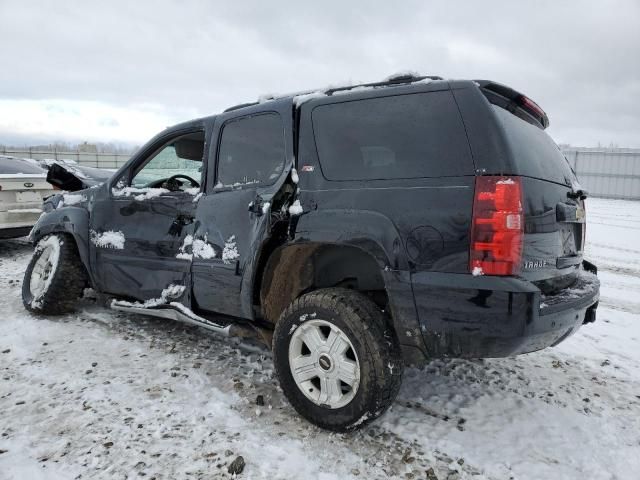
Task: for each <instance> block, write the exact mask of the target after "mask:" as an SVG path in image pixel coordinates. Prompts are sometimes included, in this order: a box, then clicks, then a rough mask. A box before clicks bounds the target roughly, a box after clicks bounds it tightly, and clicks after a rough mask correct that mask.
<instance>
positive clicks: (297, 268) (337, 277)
mask: <svg viewBox="0 0 640 480" xmlns="http://www.w3.org/2000/svg"><path fill="white" fill-rule="evenodd" d="M384 268H385V266H384V264H383V265H381V264H380V262H379V260H378V259H377V258H376V257H375V256H374V255H373V254H372V253H371V252H370V251H367V250H365V249H363V248H361V247H358V246H355V245H351V244H346V243H330V242H319V241H316V242H300V243H289V244H285V245H282V246H280V247H278V248H276V249H275V250H274V251H273V252H272V253H271V255H270V256H269V258H268V260H267V261H266V263H265V265H264V269H263V271H262V272H261V275H259V276H258V277H259V279H260V280H261V281H260V284H259V285H258V286H257V291H259V295H260V298H259V301H260V305H261V306H262V314H263V317H264V318H265V319H266V320H267V321H269V322H270V323H274V324H275V323H276V321H277V319H278V317H279V316H280V314H281V313H282V312H283V311H284V310H285V309H286V307H287V306H288V305H289V304H290V303H291V302H292V301H293V300H295V299H296V298H298V297H299V296H300V295H302V294H304V293H307V292H309V291H312V290H317V289H320V288H329V287H338V286H340V287H346V288H351V289H353V290H357V291H363V292H368V293H370V294H371V295H372V297H373V300H374V301H375V302H376V303H378V305H380V306H381V307H384V306H385V304H386V301H387V298H386V295H387V294H386V287H385V281H384V277H383V274H382V272H383V270H384Z"/></svg>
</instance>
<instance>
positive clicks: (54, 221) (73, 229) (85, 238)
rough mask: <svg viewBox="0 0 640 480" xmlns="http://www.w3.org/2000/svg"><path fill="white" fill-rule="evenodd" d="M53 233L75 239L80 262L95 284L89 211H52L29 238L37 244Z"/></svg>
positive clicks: (34, 227)
mask: <svg viewBox="0 0 640 480" xmlns="http://www.w3.org/2000/svg"><path fill="white" fill-rule="evenodd" d="M52 233H66V234H69V235H71V236H72V237H73V239H74V240H75V242H76V245H77V247H78V253H79V255H80V260H81V261H82V264H83V265H84V267H85V269H86V271H87V274H88V275H89V278H90V279H91V283H92V284H93V276H92V275H91V273H92V272H91V269H90V268H89V212H88V211H87V209H86V208H82V207H76V206H69V207H61V208H58V209H55V210H51V211H49V212H48V213H45V214H44V215H42V216H41V217H40V219H39V220H38V222H37V223H36V224H35V225H34V226H33V229H32V230H31V233H30V234H29V237H28V238H29V241H30V242H32V243H33V244H35V243H37V242H38V241H39V240H40V239H41V238H43V237H44V236H46V235H50V234H52Z"/></svg>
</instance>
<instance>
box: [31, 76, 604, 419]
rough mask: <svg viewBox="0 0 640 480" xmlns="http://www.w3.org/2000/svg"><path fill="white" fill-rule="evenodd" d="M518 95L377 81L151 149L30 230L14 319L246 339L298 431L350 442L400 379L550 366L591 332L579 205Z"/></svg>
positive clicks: (191, 131) (567, 173)
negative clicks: (272, 377) (128, 321)
mask: <svg viewBox="0 0 640 480" xmlns="http://www.w3.org/2000/svg"><path fill="white" fill-rule="evenodd" d="M548 123H549V122H548V118H547V115H546V114H545V113H544V111H542V110H541V109H540V107H539V106H538V105H537V104H536V103H534V102H533V101H532V100H530V99H529V98H528V97H526V96H524V95H522V94H521V93H518V92H516V91H515V90H513V89H511V88H508V87H506V86H504V85H500V84H498V83H495V82H490V81H460V80H456V81H449V80H443V79H441V78H439V77H422V76H420V77H417V76H396V77H392V78H390V79H388V80H386V81H383V82H379V83H372V84H366V85H354V86H346V87H343V88H333V89H329V90H322V91H316V92H308V93H307V94H298V95H289V96H282V97H273V98H269V99H262V100H261V101H260V102H256V103H251V104H245V105H240V106H237V107H232V108H230V109H228V110H226V111H225V112H223V113H221V114H219V115H215V116H211V117H207V118H202V119H198V120H194V121H191V122H188V123H183V124H180V125H177V126H175V127H172V128H168V129H167V130H165V131H163V132H162V133H160V134H159V135H157V136H156V137H155V138H153V139H152V140H151V141H150V142H149V143H147V144H146V145H145V146H144V147H143V148H142V149H141V150H140V151H139V152H138V153H137V154H136V155H135V156H134V157H133V158H131V160H130V161H129V162H128V163H127V164H126V165H124V166H123V167H122V168H121V169H120V170H119V171H118V172H117V173H115V174H114V175H113V176H112V177H111V178H110V179H109V180H108V181H107V182H105V183H104V184H102V185H98V186H96V187H94V188H90V189H87V190H83V191H79V192H75V193H73V194H66V195H65V194H61V195H58V196H55V197H53V198H51V199H50V200H49V201H48V202H47V203H46V205H45V207H46V210H47V211H48V212H49V213H47V214H46V215H45V216H43V217H42V218H41V219H40V221H39V222H38V223H37V225H36V226H35V227H34V229H33V231H32V234H31V240H32V241H33V242H34V243H35V245H36V249H35V253H34V256H33V259H32V260H31V263H30V264H29V267H28V269H27V271H26V274H25V280H24V283H23V301H24V304H25V306H26V308H27V309H29V310H30V311H32V312H36V313H42V314H61V313H64V312H68V311H70V310H72V309H73V307H74V304H75V303H76V301H77V299H78V297H80V296H81V294H82V292H83V289H84V288H85V287H86V286H91V287H92V288H93V289H95V290H96V291H97V292H99V293H100V294H101V295H102V296H103V297H105V298H108V299H109V305H110V307H111V308H114V309H117V310H122V311H127V312H135V313H141V314H147V315H155V316H158V317H164V318H172V319H177V320H183V321H187V322H190V323H193V324H196V325H200V326H202V327H204V328H207V329H210V330H213V331H216V332H219V333H222V334H225V335H239V336H244V337H255V338H257V339H260V340H262V341H264V342H265V343H267V344H268V345H269V346H270V347H271V348H272V350H273V359H274V364H275V369H276V372H277V375H278V378H279V381H280V384H281V386H282V390H283V391H284V393H285V395H286V397H287V398H288V399H289V401H290V402H291V404H292V405H293V407H294V408H295V409H296V410H297V411H298V412H299V413H300V414H301V415H302V416H304V417H305V418H307V419H308V420H309V421H311V422H313V423H315V424H317V425H319V426H321V427H324V428H327V429H331V430H335V431H345V430H349V429H352V428H356V427H358V426H361V425H363V424H366V423H367V422H370V421H371V420H373V419H375V418H376V417H378V416H379V415H381V414H382V413H383V412H384V411H385V410H386V409H387V408H388V407H389V406H390V405H391V404H392V402H393V401H394V398H395V396H396V394H397V393H398V389H399V387H400V383H401V379H402V375H403V368H404V365H406V364H419V363H421V362H424V361H425V360H426V359H430V358H435V357H447V356H449V357H464V358H479V357H505V356H511V355H517V354H522V353H526V352H532V351H535V350H539V349H542V348H545V347H549V346H554V345H556V344H558V343H559V342H561V341H563V340H564V339H566V338H567V337H569V336H570V335H571V334H572V333H574V332H576V331H577V330H578V328H579V327H580V326H581V325H582V324H584V323H588V322H592V321H594V320H595V312H596V307H597V304H598V297H599V282H598V279H597V276H596V268H595V266H593V265H592V264H590V263H588V262H587V261H585V260H584V259H583V252H584V244H585V210H584V199H585V198H586V193H585V192H584V191H583V190H582V189H581V188H580V186H579V184H578V182H577V179H576V177H575V173H574V172H573V171H572V169H571V167H570V165H569V163H568V162H567V161H566V159H565V158H564V156H563V155H562V153H561V152H560V150H559V149H558V148H557V146H556V145H555V144H554V142H553V141H552V140H551V138H550V137H549V136H548V135H547V134H546V133H545V128H546V127H547V126H548Z"/></svg>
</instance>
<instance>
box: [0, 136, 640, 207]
mask: <svg viewBox="0 0 640 480" xmlns="http://www.w3.org/2000/svg"><path fill="white" fill-rule="evenodd" d="M562 151H563V152H564V154H565V156H566V157H567V159H568V160H569V163H571V165H572V166H573V168H574V170H575V171H576V173H577V174H578V179H579V180H580V183H581V185H582V186H583V188H584V189H585V190H587V192H589V195H590V196H592V197H603V198H623V199H632V200H640V149H631V148H580V147H566V148H563V149H562ZM0 155H12V156H14V157H23V158H34V159H38V160H39V159H44V158H54V159H57V160H58V159H71V160H75V161H76V162H78V163H79V164H80V165H86V166H89V167H99V168H118V167H120V166H121V165H122V164H124V163H125V162H126V161H127V160H128V159H129V157H130V155H127V154H117V153H90V152H81V151H75V152H59V151H57V150H33V149H28V148H27V149H21V150H18V149H6V150H4V149H0Z"/></svg>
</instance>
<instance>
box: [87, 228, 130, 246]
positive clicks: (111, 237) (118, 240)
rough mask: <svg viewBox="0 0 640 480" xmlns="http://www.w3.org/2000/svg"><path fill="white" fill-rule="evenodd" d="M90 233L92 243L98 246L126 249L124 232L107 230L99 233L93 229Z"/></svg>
mask: <svg viewBox="0 0 640 480" xmlns="http://www.w3.org/2000/svg"><path fill="white" fill-rule="evenodd" d="M89 234H90V237H91V243H93V244H94V245H95V246H96V247H98V248H113V249H114V250H122V249H124V241H125V238H124V234H123V233H122V232H120V231H118V232H114V231H113V230H107V231H106V232H102V233H98V232H96V231H95V230H91V231H90V232H89Z"/></svg>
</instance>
